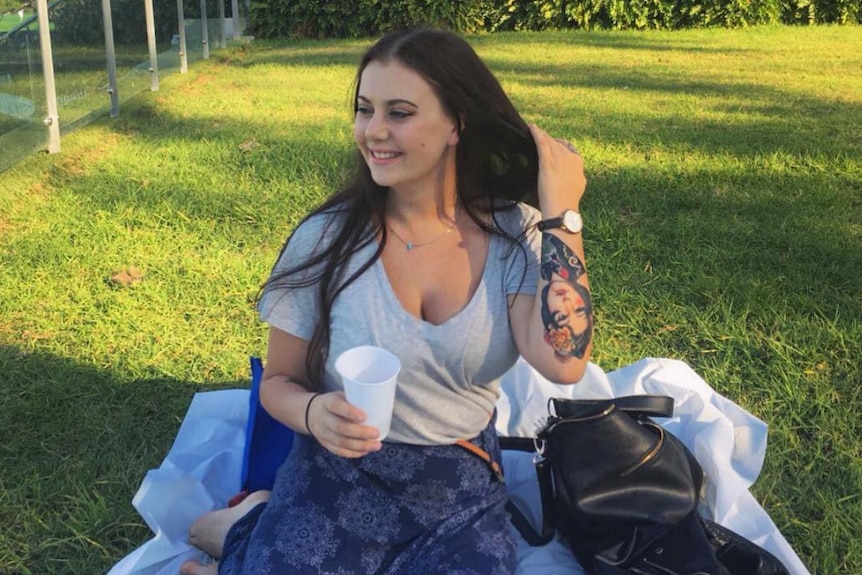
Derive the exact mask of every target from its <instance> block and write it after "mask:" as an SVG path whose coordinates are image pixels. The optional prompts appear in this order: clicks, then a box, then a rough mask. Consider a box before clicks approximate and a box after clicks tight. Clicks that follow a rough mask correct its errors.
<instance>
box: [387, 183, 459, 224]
mask: <svg viewBox="0 0 862 575" xmlns="http://www.w3.org/2000/svg"><path fill="white" fill-rule="evenodd" d="M457 204H458V194H457V192H456V184H455V173H454V169H452V170H444V171H443V173H441V174H440V176H439V177H438V178H436V181H433V182H426V183H424V185H420V186H411V187H406V186H405V187H398V188H390V189H389V195H388V199H387V206H386V214H387V218H388V219H389V220H390V221H395V222H400V223H403V224H411V225H420V226H421V225H423V224H428V223H431V222H434V221H437V220H439V221H442V222H444V223H446V224H449V223H451V222H454V221H455V212H456V209H457Z"/></svg>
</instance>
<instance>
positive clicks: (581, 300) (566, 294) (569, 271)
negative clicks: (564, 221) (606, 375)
mask: <svg viewBox="0 0 862 575" xmlns="http://www.w3.org/2000/svg"><path fill="white" fill-rule="evenodd" d="M585 273H586V269H585V268H584V264H583V262H581V260H580V259H579V258H578V256H577V255H576V254H575V253H574V252H573V251H572V249H571V248H569V246H567V245H566V244H565V243H564V242H563V241H562V240H560V238H558V237H556V236H554V235H552V234H542V263H541V274H542V279H545V280H547V281H548V285H546V286H545V287H544V288H542V294H541V298H542V323H543V324H544V325H545V341H546V342H548V345H550V346H551V347H552V348H553V350H554V353H556V354H557V355H558V356H560V357H577V358H578V359H580V358H582V357H584V354H585V353H586V351H587V348H588V347H589V344H590V340H591V339H592V335H593V306H592V299H591V298H590V291H589V290H588V289H587V288H586V287H584V286H582V285H581V284H579V283H578V278H579V277H581V276H582V275H584V274H585Z"/></svg>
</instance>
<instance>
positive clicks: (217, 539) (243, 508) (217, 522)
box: [183, 491, 270, 575]
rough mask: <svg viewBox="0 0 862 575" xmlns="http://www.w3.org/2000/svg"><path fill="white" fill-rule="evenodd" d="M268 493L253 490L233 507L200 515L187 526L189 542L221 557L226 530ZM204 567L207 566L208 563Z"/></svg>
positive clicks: (266, 499) (267, 498)
mask: <svg viewBox="0 0 862 575" xmlns="http://www.w3.org/2000/svg"><path fill="white" fill-rule="evenodd" d="M269 493H270V492H269V491H255V492H254V493H252V494H250V495H249V496H248V497H246V498H245V499H243V500H242V501H241V502H240V503H238V504H237V505H235V506H234V507H228V508H227V509H219V510H217V511H210V512H209V513H206V514H204V515H201V516H200V517H198V519H197V521H195V522H194V523H193V524H192V526H191V527H190V528H189V543H190V544H192V545H194V546H195V547H197V548H198V549H200V550H202V551H205V552H206V553H207V554H208V555H210V556H212V557H215V558H216V559H219V558H221V553H222V548H223V547H224V540H225V537H227V532H228V531H230V528H231V527H233V524H234V523H236V522H237V521H239V519H240V518H241V517H242V516H244V515H245V514H246V513H248V512H249V511H251V509H252V508H253V507H254V506H255V505H257V504H258V503H263V502H264V501H269ZM204 567H209V565H205V566H204ZM183 573H185V571H183ZM189 573H190V574H191V575H198V573H205V574H207V575H208V574H209V573H210V571H189ZM212 573H215V571H212Z"/></svg>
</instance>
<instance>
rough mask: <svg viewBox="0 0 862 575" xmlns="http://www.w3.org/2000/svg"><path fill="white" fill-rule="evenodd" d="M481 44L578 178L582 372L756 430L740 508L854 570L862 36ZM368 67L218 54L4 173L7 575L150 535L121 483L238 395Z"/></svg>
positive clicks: (343, 47) (666, 36)
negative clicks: (672, 370)
mask: <svg viewBox="0 0 862 575" xmlns="http://www.w3.org/2000/svg"><path fill="white" fill-rule="evenodd" d="M471 41H472V42H473V43H474V45H475V46H476V47H477V50H478V51H479V52H480V54H481V55H482V56H483V57H484V58H485V59H486V60H487V61H488V62H489V64H490V65H491V67H492V68H493V69H494V70H495V72H497V74H498V75H499V77H500V79H501V81H502V82H503V84H504V86H505V87H506V89H507V90H508V91H509V93H510V94H511V96H512V98H513V100H514V101H515V102H516V104H517V106H518V107H519V109H520V110H521V111H522V113H523V114H524V116H525V117H526V118H527V119H528V120H530V121H535V122H537V123H539V124H541V125H542V126H544V127H546V128H548V129H549V130H551V131H552V132H553V133H555V134H557V135H560V136H564V137H567V138H569V139H571V140H572V141H574V142H575V143H576V144H577V146H578V147H579V148H580V150H581V151H582V153H583V154H584V157H585V158H586V162H587V168H588V172H589V173H588V177H589V179H590V184H589V189H588V193H587V196H586V199H585V200H584V203H583V206H582V210H583V213H584V217H585V222H586V230H585V241H586V248H587V257H588V265H589V268H590V274H591V284H592V285H593V289H594V297H595V305H596V309H597V315H598V323H597V329H596V337H597V345H596V348H595V352H594V360H595V361H596V362H597V363H598V364H599V365H600V366H602V367H603V368H605V369H606V370H613V369H616V368H617V367H620V366H623V365H626V364H628V363H631V362H633V361H635V360H637V359H640V358H641V357H644V356H659V357H674V358H678V359H682V360H684V361H686V362H688V363H689V364H690V365H692V367H693V368H694V369H695V370H696V371H697V372H698V373H700V374H701V375H702V376H703V377H704V378H705V379H706V380H707V381H709V382H710V383H711V384H712V385H713V386H714V387H715V388H716V389H717V390H718V391H720V392H721V393H723V394H725V395H726V396H727V397H729V398H731V399H733V400H734V401H737V402H738V403H740V404H741V405H742V406H743V407H745V408H746V409H748V410H749V411H751V412H753V413H754V414H755V415H757V416H758V417H760V418H762V419H764V420H765V421H766V422H767V423H768V424H769V426H770V444H769V450H768V452H767V458H766V464H765V467H764V470H763V473H762V474H761V477H760V479H759V480H758V482H757V484H756V485H755V486H754V492H755V494H756V495H757V497H758V498H759V500H760V501H761V502H762V503H763V504H764V506H765V507H766V509H767V510H768V511H769V512H770V514H771V516H772V518H773V519H774V520H775V522H776V524H777V525H778V527H779V528H780V529H781V530H782V532H783V533H784V534H785V535H786V536H787V538H788V540H789V541H790V543H791V544H792V545H793V546H794V548H795V549H796V550H797V552H798V553H799V554H800V555H801V557H802V558H803V560H804V561H805V562H806V564H807V565H808V566H809V568H810V570H811V572H812V573H817V574H818V575H819V574H835V575H837V574H843V573H859V572H862V543H860V542H859V541H858V534H859V533H860V532H862V498H860V493H862V458H860V451H859V449H860V447H859V446H860V442H862V423H860V422H862V419H860V417H859V413H860V412H862V391H861V390H862V369H860V363H862V362H860V352H862V323H860V318H862V288H860V286H862V152H860V150H862V83H860V82H862V77H860V74H859V70H860V69H862V55H860V51H859V50H858V49H855V47H856V46H859V45H860V44H862V28H859V27H819V28H785V27H775V28H754V29H747V30H734V31H727V30H696V31H686V32H667V33H665V32H662V33H637V32H626V33H579V32H568V33H542V34H532V33H516V34H499V35H486V36H481V37H477V38H473V39H471ZM365 46H367V43H366V42H356V41H352V42H324V43H315V42H289V43H283V44H269V43H261V44H258V45H256V46H252V47H237V48H233V49H230V50H228V51H222V52H217V53H216V55H215V57H214V58H213V59H212V60H211V61H209V62H199V63H196V64H195V65H194V66H193V67H192V69H191V71H190V73H189V74H188V75H185V76H180V75H178V74H177V75H173V76H171V77H168V78H165V79H163V81H162V82H161V90H160V91H159V92H157V93H153V94H150V93H146V94H143V95H141V96H139V97H137V98H135V99H134V100H132V101H130V102H127V103H126V104H125V105H124V107H123V109H122V112H121V116H120V117H119V118H117V119H113V120H111V119H107V118H104V119H101V120H99V121H97V122H95V123H93V124H91V125H89V126H87V127H85V128H83V129H80V130H79V131H77V132H75V133H73V134H71V135H69V136H67V137H65V139H64V141H63V153H62V154H61V155H57V156H46V155H37V156H34V157H32V158H30V159H28V160H26V161H25V162H22V163H20V164H18V165H17V166H15V167H14V168H12V169H11V170H9V171H7V172H5V173H3V174H0V408H2V409H0V429H3V430H9V433H6V434H5V435H4V441H3V442H0V468H2V469H3V473H2V474H0V517H2V518H3V519H4V521H3V522H2V523H0V573H5V572H9V573H38V574H43V573H74V574H77V573H100V572H103V571H104V570H105V569H107V568H108V567H109V566H110V565H112V564H113V563H114V562H116V561H117V560H118V559H119V558H120V557H121V556H123V555H124V554H125V553H127V552H128V551H130V550H131V549H132V548H134V547H135V546H137V545H139V544H140V543H141V542H143V541H144V540H145V539H146V538H147V537H148V533H147V530H146V528H145V526H144V525H143V522H142V521H141V520H140V518H139V517H138V516H137V514H136V512H135V511H134V509H133V508H132V507H131V505H130V500H131V497H132V496H133V494H134V492H135V490H136V488H137V485H138V484H139V483H140V481H141V479H142V478H143V476H144V473H145V471H146V470H147V469H149V468H151V467H155V466H156V465H158V463H159V462H160V461H161V459H162V457H163V456H164V454H165V452H166V451H167V449H168V447H169V445H170V442H171V439H172V438H173V436H174V434H175V433H176V430H177V428H178V425H179V422H180V421H181V419H182V417H183V414H184V412H185V409H186V408H187V406H188V402H189V400H190V398H191V396H192V394H193V393H194V392H195V391H198V390H201V389H210V388H216V387H221V386H237V385H246V380H247V371H248V368H247V358H248V356H249V355H251V354H259V353H261V352H262V351H263V346H264V336H265V329H264V327H263V326H261V325H260V324H259V322H258V321H257V318H256V314H255V311H254V307H253V301H254V298H255V295H256V292H257V289H258V286H259V284H260V282H261V281H262V280H263V279H264V278H265V277H266V275H267V273H268V271H269V268H270V266H271V264H272V262H273V260H274V258H275V256H276V254H277V253H278V250H279V248H280V245H281V243H282V241H283V240H284V238H285V237H286V235H287V234H288V233H289V232H290V230H291V229H292V228H293V226H295V225H296V223H297V222H298V221H299V219H300V218H301V217H302V216H303V215H304V214H305V213H307V211H308V210H309V209H310V208H311V207H312V206H313V205H315V204H317V203H319V202H320V201H321V200H322V199H323V198H324V197H326V196H327V195H328V194H329V193H331V192H332V191H333V190H334V189H335V188H336V187H337V186H338V182H339V181H341V177H342V174H343V173H344V170H345V166H346V165H347V162H348V157H349V154H350V152H351V149H352V147H351V146H352V143H351V126H350V120H351V111H350V104H351V103H350V94H351V85H352V81H353V75H354V66H355V63H356V61H357V59H358V57H359V56H360V54H361V51H362V49H363V47H365ZM130 270H131V271H132V272H133V275H134V273H140V274H141V275H142V278H141V279H140V281H137V282H134V283H132V284H130V285H124V284H123V283H122V282H121V283H117V281H116V280H115V279H112V278H115V276H116V274H117V273H119V272H129V271H130Z"/></svg>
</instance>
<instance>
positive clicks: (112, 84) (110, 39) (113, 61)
mask: <svg viewBox="0 0 862 575" xmlns="http://www.w3.org/2000/svg"><path fill="white" fill-rule="evenodd" d="M102 21H103V22H104V26H105V57H106V58H107V60H108V94H110V95H111V117H112V118H116V117H117V116H119V115H120V94H119V92H118V91H117V55H116V54H115V53H114V21H113V19H112V18H111V0H102Z"/></svg>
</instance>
